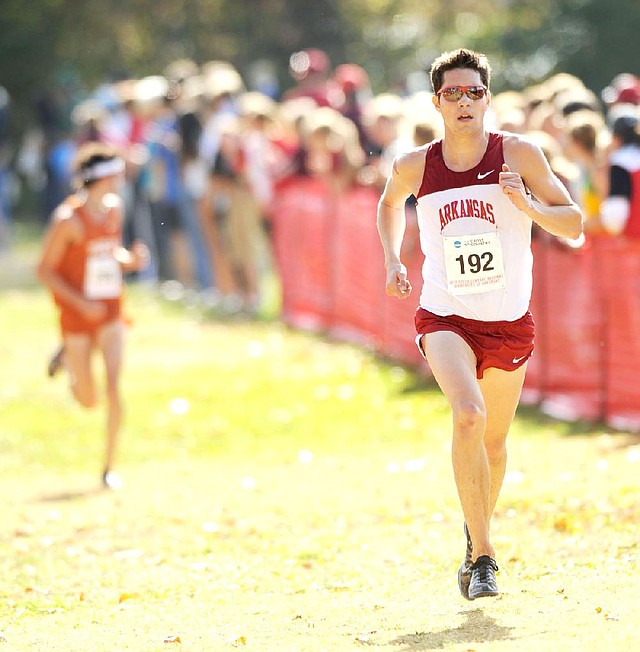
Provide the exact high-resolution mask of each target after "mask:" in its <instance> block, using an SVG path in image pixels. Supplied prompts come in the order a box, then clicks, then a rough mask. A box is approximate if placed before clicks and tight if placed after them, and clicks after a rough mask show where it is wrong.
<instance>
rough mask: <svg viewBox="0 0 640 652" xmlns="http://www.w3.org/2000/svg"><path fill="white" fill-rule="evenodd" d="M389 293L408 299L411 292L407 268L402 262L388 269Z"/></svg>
mask: <svg viewBox="0 0 640 652" xmlns="http://www.w3.org/2000/svg"><path fill="white" fill-rule="evenodd" d="M387 294H388V295H389V296H392V297H398V299H406V298H407V297H408V296H409V295H410V294H411V283H410V282H409V279H408V278H407V268H406V267H405V266H404V265H402V264H401V263H398V264H396V265H392V266H391V267H389V269H387Z"/></svg>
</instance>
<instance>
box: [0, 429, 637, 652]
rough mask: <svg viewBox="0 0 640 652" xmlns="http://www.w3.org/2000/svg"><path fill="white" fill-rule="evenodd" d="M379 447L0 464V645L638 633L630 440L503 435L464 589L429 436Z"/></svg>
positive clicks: (280, 647)
mask: <svg viewBox="0 0 640 652" xmlns="http://www.w3.org/2000/svg"><path fill="white" fill-rule="evenodd" d="M393 450H394V457H393V458H390V457H389V449H386V448H385V449H380V450H371V451H368V453H367V454H366V455H362V456H357V457H353V456H350V457H345V456H343V455H341V454H340V452H339V451H336V452H335V454H324V455H318V456H313V455H312V454H311V453H302V454H300V451H298V450H297V449H292V450H289V451H286V450H284V451H280V452H279V454H278V455H277V456H276V455H275V454H274V452H273V451H271V452H269V451H265V454H264V456H263V457H262V458H260V459H252V460H238V459H235V458H234V459H231V458H229V459H211V460H199V461H194V460H182V461H180V460H176V462H172V463H169V462H167V463H161V464H160V463H149V464H148V465H145V466H144V467H142V468H132V469H125V470H124V471H125V475H126V478H127V486H126V487H125V489H124V490H122V491H121V492H118V493H103V492H96V491H94V484H95V483H94V479H93V478H89V477H82V476H77V475H72V474H69V475H68V476H62V477H60V476H53V475H51V474H49V473H47V472H46V471H45V470H44V469H42V470H40V472H39V473H34V474H31V477H30V482H29V484H25V483H24V482H23V481H22V480H20V479H18V478H9V479H7V480H6V482H5V484H4V486H3V492H4V496H5V497H8V496H11V500H10V501H9V504H8V506H7V507H6V508H5V510H4V511H5V514H4V517H3V524H2V530H1V532H2V538H1V539H0V551H1V552H2V560H1V566H0V570H1V571H2V572H1V576H2V577H3V578H4V579H5V580H7V581H8V585H9V586H10V587H18V588H16V589H15V590H12V591H11V592H10V593H9V594H7V593H6V590H5V592H4V594H3V602H4V603H5V606H4V608H3V610H2V620H0V630H1V631H2V632H3V634H2V636H3V642H2V644H0V650H12V651H13V650H42V651H47V652H57V651H58V650H60V651H62V650H64V651H65V652H69V651H75V650H77V651H80V650H82V651H85V650H86V651H91V652H100V651H102V650H104V651H107V650H109V651H113V650H135V651H137V652H138V651H140V652H147V651H153V650H171V649H175V650H189V651H196V650H198V651H199V650H207V651H209V650H232V649H247V650H256V651H258V650H260V651H261V650H266V651H285V652H293V651H303V650H308V651H321V650H322V651H325V650H326V651H330V652H334V651H335V652H338V651H341V650H354V649H360V648H363V649H371V650H395V651H396V652H409V651H418V650H455V651H469V650H477V651H480V650H526V651H529V650H531V651H536V652H538V651H540V650H581V651H582V650H594V651H600V650H634V649H639V648H640V634H639V633H638V630H637V624H636V623H637V618H636V615H637V612H638V607H639V605H640V593H639V592H638V588H637V578H638V576H639V575H638V571H639V558H640V548H639V547H638V537H637V532H638V531H637V524H638V522H639V517H640V513H639V512H640V508H639V501H638V480H637V478H638V470H639V468H640V447H639V446H638V442H637V440H634V439H630V438H624V437H622V436H618V437H611V436H603V437H573V438H564V439H549V438H539V439H536V438H535V437H534V438H524V437H519V436H516V437H514V439H513V441H512V444H511V449H510V455H511V457H510V472H509V474H508V476H507V481H506V484H505V488H504V492H503V499H502V501H501V504H500V509H499V513H498V515H497V517H496V523H495V528H494V537H495V543H496V545H497V548H498V550H499V555H498V561H499V563H500V565H501V568H502V570H501V574H500V586H501V589H502V590H503V594H502V595H501V596H500V597H498V598H496V599H483V600H479V601H476V602H466V601H464V600H463V599H462V598H461V597H460V595H459V594H458V591H457V586H456V570H457V566H458V564H459V561H460V557H461V555H462V551H463V547H464V541H463V537H462V534H461V527H460V525H461V524H460V522H459V511H458V508H457V501H456V496H455V490H454V487H453V485H452V481H451V478H450V471H449V459H448V453H447V450H446V446H445V444H443V447H442V450H437V451H430V452H429V453H428V454H427V455H425V456H423V457H416V456H415V453H416V451H415V449H412V448H411V447H409V446H405V445H403V444H402V443H399V444H398V445H397V446H394V448H393ZM5 504H6V503H5ZM5 586H6V585H5Z"/></svg>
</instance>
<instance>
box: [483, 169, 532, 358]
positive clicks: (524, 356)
mask: <svg viewBox="0 0 640 652" xmlns="http://www.w3.org/2000/svg"><path fill="white" fill-rule="evenodd" d="M492 172H493V170H492ZM526 357H527V356H526V355H523V356H520V357H519V358H514V359H513V361H512V362H513V364H518V362H520V360H524V358H526Z"/></svg>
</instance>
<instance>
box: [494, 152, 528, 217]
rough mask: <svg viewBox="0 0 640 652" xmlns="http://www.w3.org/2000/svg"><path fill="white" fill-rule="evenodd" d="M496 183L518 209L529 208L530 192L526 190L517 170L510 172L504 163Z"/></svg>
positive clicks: (524, 209)
mask: <svg viewBox="0 0 640 652" xmlns="http://www.w3.org/2000/svg"><path fill="white" fill-rule="evenodd" d="M498 183H499V184H500V187H501V188H502V192H503V193H504V194H505V195H506V196H507V197H508V198H509V201H510V202H511V203H512V204H513V205H514V206H515V207H516V208H517V209H518V210H521V211H526V210H527V209H528V208H531V194H530V193H528V192H527V189H526V188H525V186H524V181H523V180H522V177H521V176H520V175H519V174H518V173H517V172H511V170H510V169H509V166H508V165H507V164H506V163H503V165H502V172H500V175H499V177H498Z"/></svg>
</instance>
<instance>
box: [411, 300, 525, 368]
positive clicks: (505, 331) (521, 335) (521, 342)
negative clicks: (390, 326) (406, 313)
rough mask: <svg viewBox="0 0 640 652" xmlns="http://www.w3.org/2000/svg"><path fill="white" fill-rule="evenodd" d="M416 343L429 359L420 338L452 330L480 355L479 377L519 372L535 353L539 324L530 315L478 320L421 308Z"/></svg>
mask: <svg viewBox="0 0 640 652" xmlns="http://www.w3.org/2000/svg"><path fill="white" fill-rule="evenodd" d="M415 323H416V331H417V333H418V335H417V337H416V344H417V345H418V349H419V350H420V353H421V354H422V357H424V358H425V359H426V357H425V355H424V351H423V350H422V346H421V345H420V339H421V337H422V336H423V335H425V334H427V333H435V332H437V331H451V332H452V333H456V334H457V335H459V336H460V337H461V338H462V339H463V340H464V341H465V342H466V343H467V344H468V345H469V346H470V347H471V349H472V351H473V352H474V354H475V356H476V376H477V378H482V376H483V375H484V370H485V369H488V368H489V367H497V368H498V369H504V370H505V371H515V370H516V369H517V368H518V367H521V366H522V365H523V364H524V363H525V362H526V361H527V360H528V359H529V358H530V357H531V354H532V353H533V338H534V332H535V324H534V322H533V316H532V315H531V313H530V312H528V311H527V313H526V314H525V315H524V316H523V317H520V319H516V320H515V321H477V320H475V319H465V318H464V317H458V316H457V315H446V316H445V317H441V316H440V315H434V314H433V313H432V312H429V311H428V310H425V309H424V308H418V310H417V311H416V316H415Z"/></svg>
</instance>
